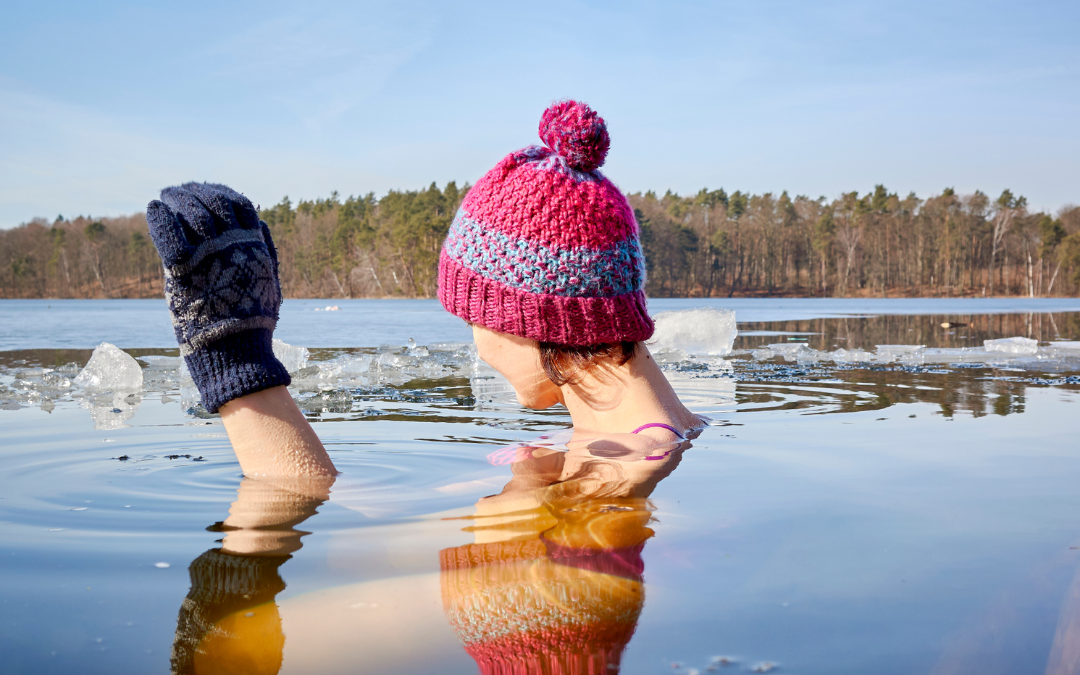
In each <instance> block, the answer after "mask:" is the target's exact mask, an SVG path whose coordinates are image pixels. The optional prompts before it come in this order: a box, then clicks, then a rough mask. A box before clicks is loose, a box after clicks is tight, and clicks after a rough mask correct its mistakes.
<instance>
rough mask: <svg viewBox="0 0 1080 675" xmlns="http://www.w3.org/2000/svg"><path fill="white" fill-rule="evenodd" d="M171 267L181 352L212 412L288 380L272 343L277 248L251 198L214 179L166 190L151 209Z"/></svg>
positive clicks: (169, 284)
mask: <svg viewBox="0 0 1080 675" xmlns="http://www.w3.org/2000/svg"><path fill="white" fill-rule="evenodd" d="M146 220H147V223H149V225H150V236H151V238H152V239H153V240H154V245H155V246H156V247H157V250H158V253H159V254H160V255H161V260H162V263H164V267H165V298H166V300H167V301H168V304H169V311H170V312H171V313H172V321H173V329H174V331H175V332H176V339H177V341H178V342H179V343H180V353H181V354H183V356H184V359H185V360H186V361H187V365H188V370H189V371H191V377H192V379H193V380H195V385H196V386H197V387H198V388H199V393H201V394H202V401H203V406H204V407H205V408H206V409H207V410H209V411H210V412H217V410H218V408H220V407H221V406H222V405H224V404H225V403H227V402H228V401H231V400H232V399H234V398H237V397H240V396H244V395H245V394H250V393H252V392H256V391H260V390H262V389H268V388H270V387H275V386H278V385H282V384H285V385H287V384H289V382H290V379H289V373H288V372H287V371H286V370H285V367H284V366H282V365H281V362H280V361H278V360H277V359H276V358H275V357H274V352H273V348H272V345H271V342H272V335H273V332H274V327H275V326H276V325H277V319H278V308H279V307H280V306H281V287H280V285H279V284H278V264H277V251H276V250H275V249H274V242H273V240H272V239H271V238H270V230H269V229H268V228H267V227H266V223H264V222H262V221H261V220H259V217H258V215H257V213H256V211H255V207H254V206H253V205H252V204H251V201H250V200H249V199H248V198H247V197H245V196H243V195H241V194H240V193H238V192H236V191H234V190H232V189H230V188H228V187H226V186H224V185H215V184H213V183H185V184H184V185H181V186H179V187H169V188H165V189H164V190H162V191H161V199H160V200H154V201H152V202H150V205H149V206H147V208H146Z"/></svg>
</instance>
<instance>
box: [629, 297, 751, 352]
mask: <svg viewBox="0 0 1080 675" xmlns="http://www.w3.org/2000/svg"><path fill="white" fill-rule="evenodd" d="M654 319H655V321H656V332H655V333H653V336H652V338H651V339H650V340H649V346H650V348H652V349H653V350H654V351H658V352H662V351H673V350H676V349H681V350H683V351H685V352H686V353H688V354H709V355H713V356H719V355H723V354H730V353H731V346H732V345H733V344H734V343H735V336H737V335H738V334H739V330H738V329H737V328H736V327H735V312H734V310H730V309H710V308H705V307H701V308H697V309H684V310H680V311H677V312H661V313H659V314H657V315H656V316H655V317H654Z"/></svg>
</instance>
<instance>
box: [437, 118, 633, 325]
mask: <svg viewBox="0 0 1080 675" xmlns="http://www.w3.org/2000/svg"><path fill="white" fill-rule="evenodd" d="M539 131H540V139H541V140H542V141H543V142H544V144H545V145H543V146H536V145H534V146H530V147H527V148H524V149H522V150H518V151H517V152H512V153H510V154H509V155H507V156H506V157H505V158H503V160H502V161H500V162H499V163H498V164H496V165H495V168H493V169H492V170H491V171H489V172H487V174H485V175H484V177H483V178H481V179H480V180H479V181H477V183H476V185H474V186H473V188H472V189H471V190H469V193H468V194H467V195H465V199H464V201H463V202H462V204H461V208H460V209H459V210H458V212H457V215H456V216H455V217H454V222H453V224H451V226H450V232H449V234H448V235H447V237H446V241H445V242H444V243H443V249H442V254H441V255H440V258H439V300H440V301H441V302H442V304H443V306H444V307H446V309H447V310H449V311H450V312H452V313H453V314H456V315H457V316H459V317H461V318H462V319H465V320H466V321H469V322H470V323H476V324H479V325H481V326H485V327H487V328H490V329H491V330H494V331H498V332H501V333H510V334H512V335H518V336H520V337H526V338H531V339H534V340H538V341H541V342H554V343H557V344H564V345H592V344H600V343H609V342H620V341H624V340H626V341H638V340H645V339H647V338H649V337H650V336H651V335H652V333H653V321H652V319H651V318H649V314H648V311H647V309H646V306H645V290H644V289H645V258H644V256H643V255H642V252H641V243H640V241H639V231H638V225H637V221H636V220H635V219H634V212H633V209H631V208H630V204H629V203H628V202H627V201H626V197H625V196H623V194H622V192H620V191H619V188H617V187H616V186H615V184H614V183H612V182H611V181H610V180H608V179H607V178H606V177H605V176H604V175H603V174H601V173H600V171H599V168H600V167H601V166H603V164H604V160H605V158H606V157H607V152H608V148H609V147H610V145H611V139H610V137H609V136H608V132H607V124H605V122H604V119H603V118H602V117H600V116H599V115H598V114H596V112H595V111H594V110H593V109H592V108H590V107H589V106H587V105H585V104H584V103H579V102H577V101H560V102H558V103H554V104H552V105H551V107H549V108H548V109H547V110H545V111H544V114H543V116H542V117H541V119H540V130H539Z"/></svg>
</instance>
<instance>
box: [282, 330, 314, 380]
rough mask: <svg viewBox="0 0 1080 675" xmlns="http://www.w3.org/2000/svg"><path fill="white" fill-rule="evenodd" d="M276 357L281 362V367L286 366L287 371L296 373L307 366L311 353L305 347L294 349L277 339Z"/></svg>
mask: <svg viewBox="0 0 1080 675" xmlns="http://www.w3.org/2000/svg"><path fill="white" fill-rule="evenodd" d="M274 356H276V357H277V360H278V361H281V365H283V366H285V370H287V371H289V372H290V373H295V372H296V371H298V370H301V369H302V368H304V367H305V366H307V364H308V359H309V358H310V357H311V352H309V351H308V350H307V349H306V348H304V347H293V346H292V345H290V344H287V343H285V342H282V341H281V340H278V339H276V338H275V339H274Z"/></svg>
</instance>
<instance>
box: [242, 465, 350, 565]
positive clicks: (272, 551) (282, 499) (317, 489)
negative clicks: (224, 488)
mask: <svg viewBox="0 0 1080 675" xmlns="http://www.w3.org/2000/svg"><path fill="white" fill-rule="evenodd" d="M333 483H334V479H333V478H332V477H327V478H280V479H251V478H245V479H244V480H243V482H241V483H240V487H239V488H237V490H236V501H235V502H233V504H232V507H231V508H230V509H229V517H228V518H226V519H225V522H224V523H222V526H221V529H222V531H224V532H225V533H226V534H225V540H224V541H223V542H222V550H223V551H225V552H226V553H235V554H238V555H285V554H288V553H292V552H293V551H295V550H297V549H299V548H300V546H301V544H300V537H301V536H303V535H304V534H306V532H299V531H297V530H295V529H294V527H295V526H296V525H299V524H300V523H302V522H304V521H305V520H307V519H308V518H310V517H311V516H312V515H314V514H315V512H316V510H317V509H318V508H319V506H321V505H322V504H323V502H325V501H326V500H327V499H328V498H329V496H330V486H331V485H333Z"/></svg>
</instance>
